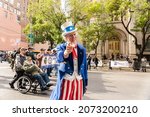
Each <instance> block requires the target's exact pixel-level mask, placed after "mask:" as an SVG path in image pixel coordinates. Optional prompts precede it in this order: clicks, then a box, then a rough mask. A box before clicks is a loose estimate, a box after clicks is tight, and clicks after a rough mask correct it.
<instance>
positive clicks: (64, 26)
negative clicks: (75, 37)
mask: <svg viewBox="0 0 150 117" xmlns="http://www.w3.org/2000/svg"><path fill="white" fill-rule="evenodd" d="M61 29H62V30H63V33H62V35H63V36H65V35H67V34H69V33H72V32H75V31H76V30H77V29H76V28H75V26H74V25H73V24H72V22H71V21H69V22H65V23H64V24H62V25H61Z"/></svg>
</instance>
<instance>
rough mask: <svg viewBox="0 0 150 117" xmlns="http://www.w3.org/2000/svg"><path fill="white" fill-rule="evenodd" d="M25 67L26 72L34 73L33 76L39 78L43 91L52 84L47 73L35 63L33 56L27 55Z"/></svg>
mask: <svg viewBox="0 0 150 117" xmlns="http://www.w3.org/2000/svg"><path fill="white" fill-rule="evenodd" d="M23 69H24V70H25V72H26V73H30V74H32V77H33V78H35V79H37V81H38V82H39V84H40V88H41V91H44V90H48V87H50V86H51V84H50V79H49V78H48V76H47V74H46V73H44V72H43V71H42V70H41V69H40V68H39V67H38V66H37V65H36V64H34V62H33V60H32V58H31V56H27V59H26V61H25V62H24V64H23Z"/></svg>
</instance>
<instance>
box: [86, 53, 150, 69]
mask: <svg viewBox="0 0 150 117" xmlns="http://www.w3.org/2000/svg"><path fill="white" fill-rule="evenodd" d="M100 61H103V62H104V61H105V64H107V65H108V68H109V69H110V70H112V67H111V61H127V62H128V63H129V67H131V68H132V69H133V71H142V72H146V68H147V65H148V61H147V59H146V57H143V58H141V60H138V59H137V58H133V59H131V58H129V56H125V55H124V56H123V55H122V54H116V55H114V54H111V56H110V57H106V55H105V54H104V55H103V56H102V60H99V59H98V57H97V56H94V55H91V54H89V55H88V56H87V64H88V66H87V69H88V70H91V67H92V66H93V68H94V69H96V68H97V67H99V66H98V65H99V62H100ZM149 65H150V63H149ZM101 66H104V65H101Z"/></svg>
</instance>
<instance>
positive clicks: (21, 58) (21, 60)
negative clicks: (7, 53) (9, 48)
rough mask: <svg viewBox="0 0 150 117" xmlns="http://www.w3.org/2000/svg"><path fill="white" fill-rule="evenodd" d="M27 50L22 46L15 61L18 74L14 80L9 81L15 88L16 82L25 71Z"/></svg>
mask: <svg viewBox="0 0 150 117" xmlns="http://www.w3.org/2000/svg"><path fill="white" fill-rule="evenodd" d="M26 52H27V49H26V48H20V53H18V54H16V57H15V63H14V64H15V65H14V67H15V71H16V74H15V76H14V78H13V80H12V81H11V82H10V83H9V85H10V87H11V88H13V89H14V88H15V87H14V84H15V82H16V81H17V80H18V79H19V77H21V76H22V75H23V73H24V70H23V68H22V66H23V63H24V61H25V60H26Z"/></svg>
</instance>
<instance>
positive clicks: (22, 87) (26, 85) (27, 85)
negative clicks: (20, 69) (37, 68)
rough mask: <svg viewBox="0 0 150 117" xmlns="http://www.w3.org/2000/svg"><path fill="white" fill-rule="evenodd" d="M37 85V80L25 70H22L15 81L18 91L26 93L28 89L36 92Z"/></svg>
mask: <svg viewBox="0 0 150 117" xmlns="http://www.w3.org/2000/svg"><path fill="white" fill-rule="evenodd" d="M38 86H39V82H38V81H37V80H36V79H34V78H33V77H32V75H31V74H29V73H26V72H24V74H23V76H21V77H20V78H19V79H18V81H17V88H18V91H19V92H20V93H22V94H26V93H27V92H29V91H31V92H32V93H37V87H38Z"/></svg>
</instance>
